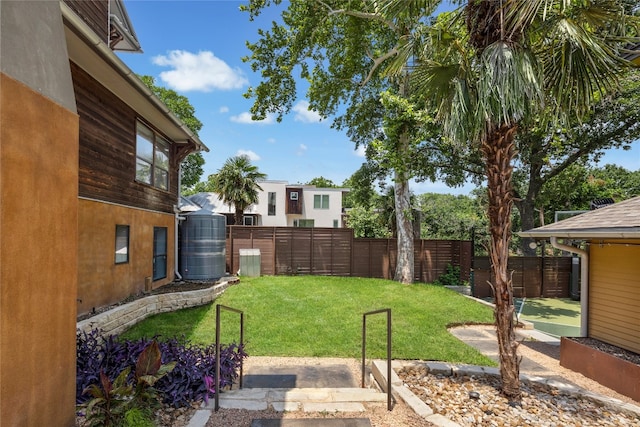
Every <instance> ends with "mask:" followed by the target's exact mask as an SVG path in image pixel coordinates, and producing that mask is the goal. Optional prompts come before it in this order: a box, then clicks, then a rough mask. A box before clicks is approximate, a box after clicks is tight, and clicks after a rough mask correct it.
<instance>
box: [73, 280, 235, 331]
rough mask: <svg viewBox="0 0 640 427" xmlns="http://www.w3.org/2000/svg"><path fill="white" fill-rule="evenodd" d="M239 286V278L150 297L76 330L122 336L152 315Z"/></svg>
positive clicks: (207, 300)
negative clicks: (97, 330) (207, 286)
mask: <svg viewBox="0 0 640 427" xmlns="http://www.w3.org/2000/svg"><path fill="white" fill-rule="evenodd" d="M236 283H238V280H237V279H236V280H231V281H226V282H222V283H220V284H217V285H215V286H213V287H211V288H207V289H198V290H195V291H185V292H172V293H166V294H157V295H150V296H148V297H144V298H140V299H137V300H135V301H132V302H130V303H127V304H123V305H120V306H117V307H114V308H113V309H111V310H109V311H105V312H104V313H100V314H97V315H95V316H93V317H90V318H89V319H86V320H83V321H80V322H78V323H77V325H76V329H77V330H78V331H80V332H89V331H91V330H92V329H100V330H102V333H103V335H114V334H120V333H122V332H124V331H126V330H127V329H128V328H130V327H131V326H133V325H135V324H136V323H138V322H140V321H141V320H143V319H146V318H147V317H149V316H151V315H154V314H158V313H166V312H168V311H175V310H180V309H182V308H190V307H197V306H200V305H204V304H208V303H210V302H211V301H213V300H215V299H216V298H217V297H218V296H219V295H220V294H222V293H223V292H224V291H225V290H226V289H227V288H228V287H229V286H231V285H234V284H236Z"/></svg>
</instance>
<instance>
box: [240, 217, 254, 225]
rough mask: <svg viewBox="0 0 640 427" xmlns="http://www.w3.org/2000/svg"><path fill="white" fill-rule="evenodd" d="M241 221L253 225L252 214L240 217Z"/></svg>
mask: <svg viewBox="0 0 640 427" xmlns="http://www.w3.org/2000/svg"><path fill="white" fill-rule="evenodd" d="M242 223H243V224H244V225H253V217H252V216H245V217H242Z"/></svg>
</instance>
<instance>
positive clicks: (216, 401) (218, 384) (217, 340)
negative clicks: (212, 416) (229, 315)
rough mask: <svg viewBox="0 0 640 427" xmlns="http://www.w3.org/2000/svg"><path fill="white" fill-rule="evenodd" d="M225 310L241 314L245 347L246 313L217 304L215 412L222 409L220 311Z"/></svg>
mask: <svg viewBox="0 0 640 427" xmlns="http://www.w3.org/2000/svg"><path fill="white" fill-rule="evenodd" d="M221 309H225V310H228V311H232V312H234V313H238V314H240V347H244V312H243V311H240V310H237V309H235V308H231V307H227V306H224V305H222V304H216V371H215V385H214V387H215V388H214V393H215V396H214V401H215V406H214V409H215V412H218V409H220V405H219V399H220V393H219V391H220V310H221ZM242 365H243V359H242V358H240V388H242V368H243V366H242Z"/></svg>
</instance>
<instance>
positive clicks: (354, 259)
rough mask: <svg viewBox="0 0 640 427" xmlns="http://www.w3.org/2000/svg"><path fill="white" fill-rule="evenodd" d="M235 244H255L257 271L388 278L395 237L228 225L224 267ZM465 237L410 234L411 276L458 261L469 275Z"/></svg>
mask: <svg viewBox="0 0 640 427" xmlns="http://www.w3.org/2000/svg"><path fill="white" fill-rule="evenodd" d="M240 249H260V270H261V274H266V275H282V274H314V275H325V276H357V277H376V278H384V279H392V278H393V276H394V273H395V267H396V260H397V247H396V239H362V238H354V237H353V230H351V229H348V228H297V227H247V226H228V227H227V241H226V252H227V253H226V261H227V271H229V272H231V273H236V272H237V271H238V269H239V267H240V262H239V258H240V257H239V250H240ZM471 257H472V253H471V242H470V241H457V240H454V241H448V240H415V247H414V262H415V277H414V280H416V281H420V282H427V283H428V282H432V281H434V280H436V279H437V278H438V277H439V276H440V275H441V274H442V273H444V272H446V268H447V265H449V264H451V265H454V266H459V267H460V271H461V278H462V280H469V273H470V270H471Z"/></svg>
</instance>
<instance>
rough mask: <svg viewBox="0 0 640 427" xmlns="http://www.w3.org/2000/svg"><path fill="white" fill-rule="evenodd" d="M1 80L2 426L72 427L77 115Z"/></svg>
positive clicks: (0, 306) (0, 367) (0, 313)
mask: <svg viewBox="0 0 640 427" xmlns="http://www.w3.org/2000/svg"><path fill="white" fill-rule="evenodd" d="M3 3H4V2H3ZM25 3H28V2H25ZM56 6H57V5H56ZM4 7H5V6H4V5H3V11H4ZM3 24H4V20H3ZM29 28H30V27H29ZM3 30H4V28H3ZM4 34H5V33H4V31H3V32H2V36H4ZM3 60H4V51H3ZM0 87H1V88H2V89H1V90H0V200H1V201H0V236H1V244H0V319H1V324H0V349H1V350H0V351H1V357H0V425H2V426H45V425H46V426H72V425H74V408H75V321H76V290H77V288H76V286H77V253H78V250H77V219H78V217H77V204H78V117H77V115H76V114H75V113H73V112H71V111H69V110H68V109H66V108H64V107H61V106H60V105H58V104H56V103H54V102H52V101H51V99H50V98H48V97H45V96H43V95H42V94H40V93H39V92H37V91H34V90H32V89H30V88H29V87H27V86H25V85H23V84H22V83H20V82H18V81H16V80H13V79H11V78H9V77H7V76H6V75H5V74H4V73H2V74H1V80H0Z"/></svg>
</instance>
